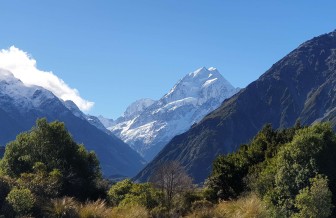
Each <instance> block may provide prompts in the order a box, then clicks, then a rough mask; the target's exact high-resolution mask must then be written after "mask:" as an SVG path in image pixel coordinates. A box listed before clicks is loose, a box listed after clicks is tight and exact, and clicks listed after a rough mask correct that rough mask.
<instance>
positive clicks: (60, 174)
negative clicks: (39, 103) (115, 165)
mask: <svg viewBox="0 0 336 218" xmlns="http://www.w3.org/2000/svg"><path fill="white" fill-rule="evenodd" d="M0 167H1V171H2V172H3V173H4V174H6V175H9V176H11V177H13V178H17V179H19V181H21V183H22V184H23V185H24V186H27V187H29V188H31V189H32V191H34V192H37V194H42V193H41V192H42V190H43V189H44V188H45V187H48V186H49V188H51V189H53V190H51V189H50V190H47V192H46V193H44V194H46V195H48V196H55V195H58V194H59V195H69V196H76V197H78V198H81V199H86V198H88V197H97V196H95V193H96V182H97V180H100V179H101V174H100V169H99V163H98V160H97V158H96V156H95V154H94V153H93V152H87V151H86V150H85V148H84V146H83V145H78V144H76V142H75V141H74V140H73V139H72V137H71V136H70V134H69V133H68V131H67V130H66V128H65V126H64V124H63V123H61V122H57V121H55V122H52V123H48V122H47V121H46V119H40V120H37V122H36V126H35V127H33V128H32V129H31V130H30V131H29V132H25V133H22V134H20V135H18V136H17V138H16V140H14V141H12V142H10V143H9V144H8V145H7V147H6V152H5V155H4V157H3V159H2V162H1V166H0ZM39 177H40V178H41V179H43V181H44V182H43V183H41V184H38V181H37V178H39ZM34 178H35V180H34ZM29 180H30V181H29ZM19 183H20V182H19ZM60 184H61V187H60V188H58V187H57V186H59V185H60ZM54 186H55V187H54ZM56 189H57V190H56Z"/></svg>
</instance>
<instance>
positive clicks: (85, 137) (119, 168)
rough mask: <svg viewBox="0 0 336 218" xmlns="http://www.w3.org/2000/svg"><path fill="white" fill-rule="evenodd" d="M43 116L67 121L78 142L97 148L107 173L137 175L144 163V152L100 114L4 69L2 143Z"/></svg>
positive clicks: (1, 74) (1, 78)
mask: <svg viewBox="0 0 336 218" xmlns="http://www.w3.org/2000/svg"><path fill="white" fill-rule="evenodd" d="M42 117H45V118H47V120H48V121H50V122H51V121H54V120H59V121H62V122H64V123H65V126H66V128H67V129H68V130H69V132H70V133H71V135H72V136H73V138H74V139H75V141H76V142H77V143H83V144H84V145H85V147H86V148H87V149H88V150H93V151H95V153H96V154H97V156H98V159H99V161H100V164H101V168H102V171H103V174H104V175H105V176H107V177H110V176H113V175H123V176H134V175H135V174H136V173H137V172H139V170H140V169H141V168H142V167H143V166H144V163H145V161H144V160H143V159H142V158H141V157H140V155H139V154H138V153H136V152H135V151H134V150H132V149H131V148H130V147H129V146H128V145H127V144H125V143H124V142H122V141H121V140H120V139H119V138H117V137H116V136H114V135H113V134H112V133H111V132H110V131H108V130H106V129H105V128H104V126H103V124H101V123H100V121H99V120H98V118H95V117H91V116H88V115H85V114H83V113H82V112H81V111H80V110H79V109H78V107H77V106H76V105H75V104H74V103H73V102H71V101H65V102H64V101H63V100H61V99H59V98H57V97H56V96H55V95H54V94H53V93H52V92H50V91H48V90H46V89H44V88H42V87H39V86H32V85H30V86H28V85H25V84H24V83H22V82H21V81H20V80H19V79H17V78H15V77H14V76H13V74H12V73H11V72H9V71H6V70H3V69H0V120H1V122H0V144H1V145H5V144H6V143H8V142H9V141H11V140H14V139H15V137H16V135H17V134H19V133H20V132H23V131H28V130H30V129H31V127H32V126H33V125H34V124H35V121H36V119H38V118H42ZM1 150H2V149H1Z"/></svg>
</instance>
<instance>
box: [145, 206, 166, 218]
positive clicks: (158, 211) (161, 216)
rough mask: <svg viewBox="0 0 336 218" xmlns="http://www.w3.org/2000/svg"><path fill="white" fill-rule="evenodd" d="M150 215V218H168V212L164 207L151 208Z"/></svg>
mask: <svg viewBox="0 0 336 218" xmlns="http://www.w3.org/2000/svg"><path fill="white" fill-rule="evenodd" d="M150 215H151V217H152V218H168V217H170V216H169V212H168V209H167V208H166V207H163V206H158V207H155V208H153V209H152V210H151V211H150Z"/></svg>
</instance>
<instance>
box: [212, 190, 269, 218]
mask: <svg viewBox="0 0 336 218" xmlns="http://www.w3.org/2000/svg"><path fill="white" fill-rule="evenodd" d="M214 215H215V216H214V217H220V218H227V217H230V218H238V217H239V218H267V217H269V216H270V214H269V213H268V210H267V207H266V205H265V203H264V202H262V201H261V200H260V199H259V198H258V196H257V195H255V194H250V195H248V196H246V197H242V198H239V199H238V200H236V201H226V202H221V203H219V204H218V205H217V206H216V207H215V209H214Z"/></svg>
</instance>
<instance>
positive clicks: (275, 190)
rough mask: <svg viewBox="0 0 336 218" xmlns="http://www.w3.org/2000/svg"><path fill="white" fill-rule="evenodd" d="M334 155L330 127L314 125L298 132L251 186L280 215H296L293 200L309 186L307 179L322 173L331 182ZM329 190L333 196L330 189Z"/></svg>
mask: <svg viewBox="0 0 336 218" xmlns="http://www.w3.org/2000/svg"><path fill="white" fill-rule="evenodd" d="M335 154H336V136H335V133H333V131H332V129H331V127H330V125H328V124H317V125H313V126H311V127H308V128H305V129H302V130H300V131H298V132H297V134H296V135H295V136H294V138H293V140H292V141H291V142H290V143H287V144H286V145H285V146H283V147H282V148H281V150H280V151H279V152H278V154H277V155H276V156H275V157H274V158H273V159H272V160H271V161H270V162H269V163H268V164H267V165H266V167H265V168H264V169H262V170H261V171H260V172H259V174H258V176H257V177H256V178H257V180H255V184H254V185H253V186H254V187H255V190H256V191H257V192H258V193H259V194H260V195H261V196H263V198H264V199H265V200H266V201H267V202H269V203H270V204H272V205H274V206H275V207H276V208H277V209H278V210H279V211H280V212H281V213H282V214H285V215H286V216H290V215H292V214H293V213H294V212H298V213H300V208H297V207H296V206H295V198H296V196H297V195H299V193H300V190H305V189H306V188H307V187H309V186H310V182H309V180H310V179H312V178H314V177H316V176H317V174H323V175H325V176H327V178H328V179H329V181H330V184H334V183H335V171H336V169H335V166H336V160H335ZM330 187H331V188H330V189H331V191H332V192H333V193H334V194H336V193H335V189H334V188H333V187H334V186H333V185H331V186H330ZM326 193H327V192H326ZM326 198H327V196H326Z"/></svg>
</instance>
